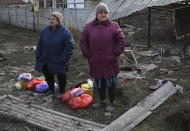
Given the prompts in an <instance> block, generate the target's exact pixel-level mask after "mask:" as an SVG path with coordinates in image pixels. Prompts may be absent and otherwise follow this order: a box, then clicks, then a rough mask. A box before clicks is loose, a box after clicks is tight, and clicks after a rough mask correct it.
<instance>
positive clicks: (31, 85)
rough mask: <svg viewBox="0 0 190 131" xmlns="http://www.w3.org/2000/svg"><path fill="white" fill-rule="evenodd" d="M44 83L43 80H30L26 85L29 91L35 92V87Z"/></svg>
mask: <svg viewBox="0 0 190 131" xmlns="http://www.w3.org/2000/svg"><path fill="white" fill-rule="evenodd" d="M43 82H45V81H44V80H41V79H38V78H32V79H31V80H30V82H29V83H28V84H27V89H29V90H35V89H36V85H38V84H40V83H43Z"/></svg>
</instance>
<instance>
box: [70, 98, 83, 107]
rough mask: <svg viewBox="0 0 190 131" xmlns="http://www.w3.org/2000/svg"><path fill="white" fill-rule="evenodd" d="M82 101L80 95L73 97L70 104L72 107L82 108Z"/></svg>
mask: <svg viewBox="0 0 190 131" xmlns="http://www.w3.org/2000/svg"><path fill="white" fill-rule="evenodd" d="M81 102H82V100H81V98H80V96H77V97H73V98H71V99H70V101H69V103H68V104H69V106H70V107H71V108H72V109H76V108H80V106H81Z"/></svg>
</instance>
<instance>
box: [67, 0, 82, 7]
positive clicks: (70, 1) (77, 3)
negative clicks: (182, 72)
mask: <svg viewBox="0 0 190 131" xmlns="http://www.w3.org/2000/svg"><path fill="white" fill-rule="evenodd" d="M67 8H84V0H67Z"/></svg>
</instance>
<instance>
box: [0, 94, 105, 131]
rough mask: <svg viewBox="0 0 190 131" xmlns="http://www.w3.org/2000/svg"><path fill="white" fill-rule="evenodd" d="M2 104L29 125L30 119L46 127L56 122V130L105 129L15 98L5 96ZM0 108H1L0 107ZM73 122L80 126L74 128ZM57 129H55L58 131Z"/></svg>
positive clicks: (101, 125)
mask: <svg viewBox="0 0 190 131" xmlns="http://www.w3.org/2000/svg"><path fill="white" fill-rule="evenodd" d="M4 103H5V104H8V107H9V109H11V110H14V112H17V113H19V114H18V115H20V116H21V117H22V119H24V120H25V119H27V120H28V121H29V122H30V123H31V121H32V119H36V120H37V121H41V125H43V126H44V125H46V126H47V124H45V123H48V124H51V125H52V124H53V123H54V122H56V124H57V125H55V126H58V128H60V129H61V128H63V127H64V128H66V129H67V130H70V129H71V130H78V131H79V130H81V131H83V130H89V129H90V130H101V129H103V128H104V127H105V125H103V124H99V123H96V122H92V121H88V120H84V119H81V118H77V117H73V116H69V115H66V114H64V113H60V112H56V111H53V110H50V109H46V108H43V107H41V106H37V105H33V104H24V103H25V102H24V101H23V100H21V99H19V98H16V97H14V96H12V95H7V99H5V101H4ZM0 107H2V106H1V105H0ZM12 113H13V112H12ZM26 116H30V118H27V117H26ZM44 116H45V117H44ZM17 117H18V116H17ZM36 120H34V123H35V122H36ZM42 121H43V122H42ZM75 121H77V122H79V123H80V124H81V126H76V122H75ZM44 122H45V123H44ZM38 124H39V123H38ZM58 128H56V129H57V130H58ZM54 129H55V127H54Z"/></svg>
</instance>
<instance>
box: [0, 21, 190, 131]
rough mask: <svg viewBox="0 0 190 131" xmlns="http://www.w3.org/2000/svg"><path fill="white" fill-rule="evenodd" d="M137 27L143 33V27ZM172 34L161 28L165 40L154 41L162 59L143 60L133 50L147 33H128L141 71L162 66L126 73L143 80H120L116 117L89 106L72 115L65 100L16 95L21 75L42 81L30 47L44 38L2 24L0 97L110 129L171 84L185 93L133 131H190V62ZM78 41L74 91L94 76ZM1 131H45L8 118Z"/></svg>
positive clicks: (23, 93) (72, 79)
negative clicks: (153, 87)
mask: <svg viewBox="0 0 190 131" xmlns="http://www.w3.org/2000/svg"><path fill="white" fill-rule="evenodd" d="M129 23H130V22H129ZM134 26H137V27H138V25H134ZM170 30H171V29H170V28H167V29H166V30H165V31H162V32H158V31H161V30H160V28H159V30H158V31H157V35H158V34H159V35H160V36H156V38H155V34H153V36H152V38H153V39H152V48H151V49H150V50H151V51H153V52H156V53H158V55H156V56H143V55H142V54H141V55H140V54H139V52H141V51H143V50H144V48H139V47H135V46H134V45H135V44H141V45H143V44H144V43H146V39H145V37H146V33H145V32H146V30H144V29H143V28H141V27H138V28H135V29H131V30H126V29H124V32H125V35H126V37H127V38H128V39H127V41H128V44H129V45H128V47H127V48H126V49H133V50H134V54H135V56H136V58H137V61H138V62H139V64H140V65H143V64H155V63H156V61H157V64H155V65H156V66H157V68H155V69H153V70H151V71H147V70H141V71H138V72H137V71H136V70H129V69H125V70H122V73H129V72H131V71H136V72H135V75H138V77H132V78H131V77H130V76H128V77H125V78H124V76H123V77H120V78H119V83H118V86H117V92H116V94H117V97H116V105H115V110H114V112H113V113H111V115H110V114H109V115H107V114H106V113H105V112H104V109H98V110H93V109H92V108H91V106H89V107H87V108H84V109H76V110H73V109H71V108H70V107H69V106H68V105H66V104H63V103H62V102H61V101H60V100H56V99H53V101H49V99H48V98H47V97H44V96H42V95H40V94H37V93H35V92H32V91H27V90H25V91H18V90H15V89H14V88H13V84H15V83H16V82H17V77H18V75H19V74H21V73H23V72H29V73H31V74H32V76H33V77H41V76H42V74H41V73H38V72H36V71H35V70H34V64H35V59H34V49H33V48H28V47H26V46H35V45H36V41H37V38H38V36H39V33H38V32H34V31H31V30H26V29H23V28H17V27H15V26H11V25H7V24H5V23H2V22H1V23H0V69H1V70H0V95H3V94H12V95H14V96H16V97H18V98H21V99H24V100H25V101H28V102H30V103H34V104H38V105H41V106H43V107H46V108H50V109H53V110H56V111H60V112H63V113H66V114H69V115H72V116H76V117H80V118H83V119H87V120H91V121H96V122H99V123H102V124H106V125H108V124H110V123H111V122H112V121H114V120H115V119H117V118H118V117H119V116H120V115H122V114H123V113H124V112H126V111H127V110H129V109H130V108H132V107H133V106H135V105H136V104H137V103H138V102H139V101H140V100H142V99H144V98H145V97H146V96H147V95H149V94H151V93H152V92H153V90H150V89H149V86H151V85H155V84H156V83H157V80H158V79H164V80H170V81H172V82H174V83H177V84H179V85H181V86H182V87H183V88H184V93H183V94H181V93H176V94H174V95H173V96H172V97H170V98H169V99H168V100H167V101H166V102H164V103H163V104H162V105H161V106H160V107H158V108H157V109H155V111H153V113H152V114H151V116H149V117H148V118H147V119H146V120H144V121H143V122H142V123H141V124H139V125H138V126H137V127H135V128H134V129H133V131H190V95H189V94H190V87H189V85H190V84H189V82H190V59H189V57H188V56H184V55H183V52H182V46H183V43H182V42H183V41H177V42H172V40H173V39H172V40H171V38H168V32H167V31H170ZM130 32H132V33H130ZM170 33H171V32H170ZM171 34H172V33H171ZM73 35H74V37H75V41H76V44H75V51H74V54H73V56H72V60H71V65H70V68H69V71H68V74H67V76H68V82H67V89H70V88H71V87H72V86H73V85H74V84H76V83H78V82H80V81H84V80H86V79H88V78H91V77H90V76H89V71H88V64H87V61H86V59H84V58H83V57H82V54H81V51H80V49H79V46H78V44H79V43H78V39H79V36H80V33H79V32H77V31H74V32H73ZM134 41H135V42H134ZM134 43H135V44H134ZM161 48H162V49H164V52H163V56H162V57H161V56H160V50H161ZM122 56H124V55H122ZM172 56H177V58H176V57H174V58H172ZM124 58H125V57H123V58H121V60H120V63H121V65H122V64H126V63H125V59H124ZM178 58H180V59H178ZM123 59H124V60H123ZM127 64H129V63H127ZM164 71H165V72H164ZM97 101H98V95H97V91H96V90H95V91H94V102H97ZM15 121H17V123H15ZM5 123H6V124H5ZM18 125H19V126H18ZM0 130H6V131H12V130H23V131H24V130H32V131H33V130H34V131H37V130H39V131H41V130H43V129H41V128H39V127H36V126H33V125H30V124H28V123H25V122H24V121H21V120H18V119H16V118H8V117H6V116H3V115H1V116H0Z"/></svg>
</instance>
